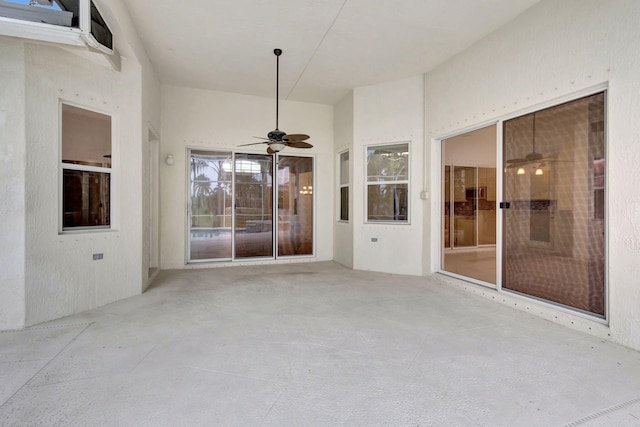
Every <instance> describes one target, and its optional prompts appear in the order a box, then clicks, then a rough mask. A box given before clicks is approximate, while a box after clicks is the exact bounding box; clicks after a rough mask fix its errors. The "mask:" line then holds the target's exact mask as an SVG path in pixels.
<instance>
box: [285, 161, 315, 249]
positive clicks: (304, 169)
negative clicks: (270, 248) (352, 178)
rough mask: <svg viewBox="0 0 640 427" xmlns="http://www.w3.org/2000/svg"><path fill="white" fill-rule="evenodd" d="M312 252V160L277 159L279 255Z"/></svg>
mask: <svg viewBox="0 0 640 427" xmlns="http://www.w3.org/2000/svg"><path fill="white" fill-rule="evenodd" d="M312 253H313V159H312V158H311V157H295V156H279V157H278V256H287V255H311V254H312Z"/></svg>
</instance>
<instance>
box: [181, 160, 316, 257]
mask: <svg viewBox="0 0 640 427" xmlns="http://www.w3.org/2000/svg"><path fill="white" fill-rule="evenodd" d="M189 157H190V169H189V188H190V190H189V192H190V200H189V206H188V211H189V221H190V222H189V234H188V241H189V244H188V253H187V259H188V260H189V262H200V261H232V260H235V259H251V258H274V247H277V248H278V251H277V254H276V256H277V257H291V256H304V255H313V248H314V244H313V239H314V232H313V230H314V218H313V215H314V196H313V191H314V188H313V187H314V176H313V163H314V162H313V157H298V156H277V157H276V156H274V155H262V154H248V153H237V154H235V156H234V155H233V153H231V152H218V151H208V150H191V151H190V156H189ZM276 158H277V165H278V172H277V175H275V176H274V163H276V162H275V161H274V159H276ZM274 183H275V185H276V186H277V201H278V204H277V206H278V209H277V211H274V209H273V206H274V200H275V198H276V191H275V189H276V186H274ZM276 215H277V216H276ZM274 219H276V222H274ZM276 229H277V230H278V233H277V236H276V234H275V230H276Z"/></svg>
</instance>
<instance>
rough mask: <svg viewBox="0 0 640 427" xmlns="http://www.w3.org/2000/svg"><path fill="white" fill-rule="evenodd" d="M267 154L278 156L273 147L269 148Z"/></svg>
mask: <svg viewBox="0 0 640 427" xmlns="http://www.w3.org/2000/svg"><path fill="white" fill-rule="evenodd" d="M267 154H276V152H275V151H273V150H272V149H271V147H267Z"/></svg>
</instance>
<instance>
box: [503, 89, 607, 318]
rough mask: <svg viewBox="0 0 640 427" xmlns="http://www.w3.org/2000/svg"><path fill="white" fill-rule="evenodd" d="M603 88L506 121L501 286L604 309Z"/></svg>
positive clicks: (601, 311) (588, 308)
mask: <svg viewBox="0 0 640 427" xmlns="http://www.w3.org/2000/svg"><path fill="white" fill-rule="evenodd" d="M604 112H605V95H604V93H599V94H596V95H592V96H588V97H585V98H581V99H578V100H576V101H571V102H568V103H565V104H561V105H558V106H555V107H552V108H548V109H545V110H540V111H537V112H535V113H532V114H528V115H525V116H522V117H517V118H515V119H512V120H508V121H505V122H504V153H505V156H504V158H505V163H504V171H505V172H504V195H505V200H506V201H509V202H510V208H509V209H506V210H505V211H504V216H503V218H504V230H505V232H504V251H503V257H504V262H503V269H504V271H503V288H505V289H511V290H513V291H516V292H520V293H523V294H527V295H531V296H534V297H537V298H541V299H544V300H548V301H552V302H555V303H558V304H561V305H565V306H569V307H573V308H577V309H579V310H583V311H587V312H591V313H594V314H597V315H599V316H604V314H605V280H604V279H605V277H604V271H605V270H604V268H605V258H604V252H605V245H604V234H605V229H604V216H605V210H604V199H605V188H604V167H605V157H604V154H605V139H604V123H605V114H604Z"/></svg>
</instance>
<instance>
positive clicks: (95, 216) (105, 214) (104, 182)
mask: <svg viewBox="0 0 640 427" xmlns="http://www.w3.org/2000/svg"><path fill="white" fill-rule="evenodd" d="M110 186H111V174H109V173H100V172H87V171H78V170H68V169H65V170H64V172H63V187H62V199H63V227H100V226H108V225H109V224H110V218H109V212H110V205H109V194H110V191H111V190H110Z"/></svg>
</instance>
